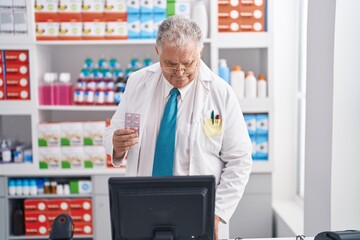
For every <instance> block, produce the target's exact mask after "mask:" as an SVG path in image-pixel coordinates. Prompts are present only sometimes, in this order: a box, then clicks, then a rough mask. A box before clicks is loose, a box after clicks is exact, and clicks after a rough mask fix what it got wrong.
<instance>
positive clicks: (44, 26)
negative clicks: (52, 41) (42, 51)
mask: <svg viewBox="0 0 360 240" xmlns="http://www.w3.org/2000/svg"><path fill="white" fill-rule="evenodd" d="M35 24H36V25H35V34H36V37H51V38H57V37H58V36H59V23H58V22H37V23H35Z"/></svg>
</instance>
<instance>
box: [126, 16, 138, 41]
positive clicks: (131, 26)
mask: <svg viewBox="0 0 360 240" xmlns="http://www.w3.org/2000/svg"><path fill="white" fill-rule="evenodd" d="M128 38H129V39H139V38H140V14H134V13H132V14H128Z"/></svg>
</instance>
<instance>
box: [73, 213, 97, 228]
mask: <svg viewBox="0 0 360 240" xmlns="http://www.w3.org/2000/svg"><path fill="white" fill-rule="evenodd" d="M70 216H71V218H72V219H73V221H74V222H75V225H76V224H77V223H92V213H91V212H89V211H72V212H71V214H70Z"/></svg>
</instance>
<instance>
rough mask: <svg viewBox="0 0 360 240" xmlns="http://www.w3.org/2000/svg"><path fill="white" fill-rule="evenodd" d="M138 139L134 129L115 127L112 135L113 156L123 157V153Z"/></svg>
mask: <svg viewBox="0 0 360 240" xmlns="http://www.w3.org/2000/svg"><path fill="white" fill-rule="evenodd" d="M138 141H139V139H138V134H137V132H136V131H135V130H134V129H130V128H127V129H117V130H116V131H115V132H114V135H113V139H112V142H113V146H114V156H113V157H114V158H115V159H119V158H122V157H124V154H125V152H126V151H127V150H129V149H130V148H131V147H132V146H134V145H135V144H137V143H138Z"/></svg>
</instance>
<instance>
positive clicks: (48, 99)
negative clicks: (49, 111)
mask: <svg viewBox="0 0 360 240" xmlns="http://www.w3.org/2000/svg"><path fill="white" fill-rule="evenodd" d="M56 80H57V74H56V73H52V72H46V73H44V76H43V84H42V85H41V86H40V87H39V95H40V97H39V101H40V105H54V103H55V99H54V97H55V86H54V85H55V83H56Z"/></svg>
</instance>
